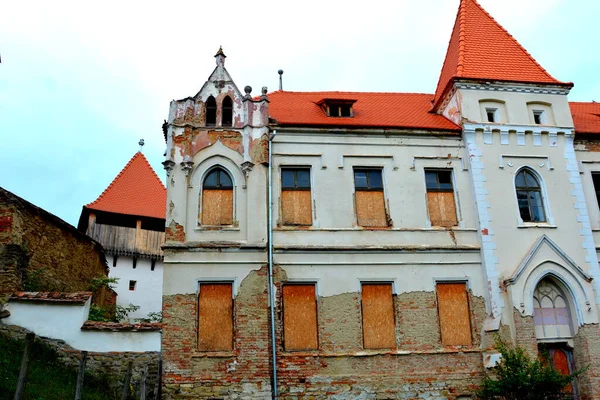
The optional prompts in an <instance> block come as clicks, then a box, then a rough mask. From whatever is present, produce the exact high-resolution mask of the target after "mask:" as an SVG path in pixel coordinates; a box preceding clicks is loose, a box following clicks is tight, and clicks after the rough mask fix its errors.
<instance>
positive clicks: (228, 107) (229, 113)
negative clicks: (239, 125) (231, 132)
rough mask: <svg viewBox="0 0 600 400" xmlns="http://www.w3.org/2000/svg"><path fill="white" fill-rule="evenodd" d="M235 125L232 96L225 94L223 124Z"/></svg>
mask: <svg viewBox="0 0 600 400" xmlns="http://www.w3.org/2000/svg"><path fill="white" fill-rule="evenodd" d="M231 125H233V102H232V101H231V97H229V96H225V98H224V99H223V113H222V117H221V126H231Z"/></svg>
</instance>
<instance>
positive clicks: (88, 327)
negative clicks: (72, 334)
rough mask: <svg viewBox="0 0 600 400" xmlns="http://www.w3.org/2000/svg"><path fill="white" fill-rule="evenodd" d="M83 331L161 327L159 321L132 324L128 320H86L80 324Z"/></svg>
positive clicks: (135, 330)
mask: <svg viewBox="0 0 600 400" xmlns="http://www.w3.org/2000/svg"><path fill="white" fill-rule="evenodd" d="M81 329H82V330H84V331H109V332H120V331H132V332H139V331H159V330H161V329H162V324H161V323H160V322H140V323H137V324H132V323H129V322H101V321H86V322H84V323H83V325H82V326H81Z"/></svg>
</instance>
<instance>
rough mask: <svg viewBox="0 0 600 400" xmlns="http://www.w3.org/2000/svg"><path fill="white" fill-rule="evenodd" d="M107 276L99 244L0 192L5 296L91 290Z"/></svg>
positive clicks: (0, 289) (0, 280)
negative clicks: (14, 293) (99, 279)
mask: <svg viewBox="0 0 600 400" xmlns="http://www.w3.org/2000/svg"><path fill="white" fill-rule="evenodd" d="M107 273H108V267H107V266H106V258H105V255H104V250H103V249H102V246H101V245H100V244H98V242H96V241H94V240H92V239H90V238H89V237H88V236H86V235H85V234H82V233H80V232H78V231H77V229H75V227H74V226H71V225H70V224H68V223H66V222H65V221H63V220H62V219H60V218H58V217H57V216H55V215H53V214H51V213H49V212H47V211H45V210H43V209H41V208H39V207H37V206H35V205H34V204H31V203H29V202H28V201H26V200H25V199H22V198H20V197H19V196H17V195H15V194H13V193H11V192H9V191H8V190H5V189H2V188H0V294H9V293H12V292H15V291H21V290H24V289H25V290H32V291H49V290H53V291H72V292H76V291H82V290H89V288H90V284H91V283H92V280H93V279H94V278H98V277H102V276H106V275H107Z"/></svg>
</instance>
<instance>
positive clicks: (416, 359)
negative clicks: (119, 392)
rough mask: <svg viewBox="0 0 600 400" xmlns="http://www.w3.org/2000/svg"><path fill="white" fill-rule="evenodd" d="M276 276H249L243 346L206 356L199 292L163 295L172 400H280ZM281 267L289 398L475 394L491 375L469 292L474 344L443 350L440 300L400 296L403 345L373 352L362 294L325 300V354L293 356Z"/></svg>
mask: <svg viewBox="0 0 600 400" xmlns="http://www.w3.org/2000/svg"><path fill="white" fill-rule="evenodd" d="M267 279H268V276H267V269H266V267H263V268H261V269H259V270H255V271H252V272H251V273H250V274H249V275H247V276H246V277H245V278H244V279H243V281H242V283H241V285H240V287H239V290H238V292H237V295H236V297H235V300H234V348H233V351H230V352H199V351H197V349H196V344H197V337H196V335H197V334H196V329H197V320H198V311H197V309H198V304H197V295H196V294H181V295H168V296H164V298H163V323H164V325H163V341H162V348H163V357H164V375H163V385H164V391H163V393H164V396H165V397H164V398H165V399H183V398H215V397H216V398H227V399H235V398H252V399H270V398H271V397H270V396H271V393H270V392H271V384H270V380H271V372H272V371H271V370H270V368H271V364H270V335H269V331H270V325H269V311H268V310H269V308H268V307H269V302H268V293H267ZM285 279H286V274H285V271H283V270H281V269H279V268H277V269H276V270H275V285H276V287H277V293H278V299H277V305H276V320H277V321H276V339H277V343H276V346H277V357H278V363H277V373H278V390H279V392H280V397H281V398H289V399H295V398H307V399H329V398H336V399H357V398H361V399H375V398H377V399H385V398H417V397H419V398H445V399H455V398H457V397H458V396H464V395H470V394H472V393H473V392H474V390H475V389H476V388H477V387H478V385H479V384H480V382H481V379H482V376H483V371H484V370H483V365H482V355H481V351H480V349H479V343H480V332H481V330H482V322H483V319H484V318H485V305H484V301H483V299H482V298H479V297H476V296H472V295H471V294H469V302H470V309H471V321H472V337H473V346H469V347H456V348H450V347H447V348H445V347H443V346H442V344H441V339H440V333H439V324H438V318H437V306H436V295H435V293H432V292H431V293H430V292H412V293H403V294H400V295H395V296H394V307H395V315H396V343H397V348H395V349H386V350H365V349H363V345H362V340H363V339H362V326H361V306H360V294H359V293H343V294H339V295H335V296H330V297H321V296H320V297H318V299H317V308H318V316H317V318H318V332H319V349H318V350H315V351H300V352H297V351H285V350H284V348H283V340H282V339H283V329H282V326H281V321H282V318H281V308H282V306H281V285H280V283H281V282H282V281H285Z"/></svg>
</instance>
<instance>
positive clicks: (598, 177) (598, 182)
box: [592, 172, 600, 206]
mask: <svg viewBox="0 0 600 400" xmlns="http://www.w3.org/2000/svg"><path fill="white" fill-rule="evenodd" d="M592 182H593V183H594V191H595V192H596V200H597V201H598V205H599V206H600V172H592Z"/></svg>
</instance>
